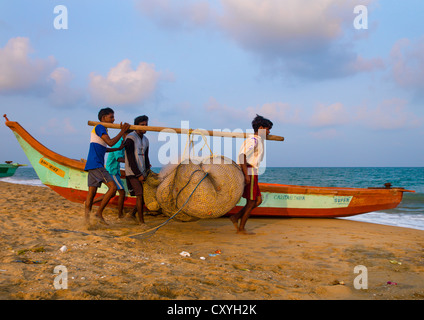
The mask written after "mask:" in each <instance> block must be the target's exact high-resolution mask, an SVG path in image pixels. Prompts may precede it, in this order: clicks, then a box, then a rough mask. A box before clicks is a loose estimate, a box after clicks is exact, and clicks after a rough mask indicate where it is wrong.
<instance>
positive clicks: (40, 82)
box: [0, 37, 57, 94]
mask: <svg viewBox="0 0 424 320" xmlns="http://www.w3.org/2000/svg"><path fill="white" fill-rule="evenodd" d="M32 52H33V49H32V47H31V45H30V41H29V39H28V38H23V37H17V38H12V39H10V40H9V41H8V42H7V43H6V45H5V46H4V47H3V48H0V70H1V72H0V94H1V93H3V94H8V93H28V92H32V93H35V94H40V93H41V94H44V93H45V91H46V89H47V90H48V88H49V86H50V83H49V74H50V73H51V72H52V71H53V69H54V68H55V67H56V64H57V62H56V60H55V59H54V57H52V56H50V57H48V58H46V59H33V58H31V56H30V54H31V53H32ZM37 91H38V92H37Z"/></svg>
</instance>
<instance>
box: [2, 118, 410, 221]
mask: <svg viewBox="0 0 424 320" xmlns="http://www.w3.org/2000/svg"><path fill="white" fill-rule="evenodd" d="M4 117H5V118H6V125H7V126H8V127H9V128H10V129H11V130H12V131H13V133H14V134H15V136H16V138H17V139H18V142H19V143H20V145H21V147H22V149H23V150H24V152H25V153H26V155H27V157H28V159H29V161H30V162H31V164H32V166H33V168H34V170H35V171H36V173H37V175H38V177H39V178H40V180H41V182H42V183H43V184H45V185H46V186H48V187H50V188H51V189H52V190H54V191H56V192H57V193H58V194H60V195H61V196H63V197H65V198H66V199H68V200H71V201H73V202H78V203H84V201H85V199H86V196H87V192H88V187H87V172H85V171H84V166H85V160H83V159H82V160H75V159H70V158H67V157H65V156H62V155H60V154H58V153H56V152H53V151H52V150H50V149H48V148H46V147H45V146H43V145H42V144H41V143H40V142H38V141H37V140H36V139H35V138H33V137H32V136H31V135H30V134H29V133H28V132H27V131H26V130H25V129H24V128H23V127H21V125H20V124H19V123H17V122H13V121H9V120H8V119H7V117H6V115H5V116H4ZM259 187H260V189H261V193H262V197H263V202H262V204H261V205H260V206H259V207H257V208H256V209H255V210H253V211H252V216H272V217H294V218H335V217H347V216H353V215H357V214H362V213H367V212H372V211H378V210H385V209H393V208H396V207H397V206H398V205H399V203H400V202H401V201H402V197H403V193H404V192H414V191H411V190H405V189H403V188H392V187H391V186H390V185H389V184H386V185H385V187H383V188H368V189H366V188H337V187H331V188H330V187H313V186H296V185H283V184H270V183H260V184H259ZM106 191H107V188H106V187H105V186H104V185H103V186H102V187H101V188H99V189H98V192H99V193H105V192H106ZM244 201H245V200H244V199H243V198H242V199H240V201H239V203H238V204H237V205H236V206H235V207H234V208H233V209H232V210H231V211H230V212H229V213H228V214H234V213H236V212H238V210H240V209H241V207H242V206H243V205H244ZM117 203H118V197H114V198H112V199H111V201H110V202H109V205H112V206H116V205H117ZM134 206H135V197H132V196H128V197H127V198H126V200H125V207H131V208H133V207H134Z"/></svg>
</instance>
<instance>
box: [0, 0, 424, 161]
mask: <svg viewBox="0 0 424 320" xmlns="http://www.w3.org/2000/svg"><path fill="white" fill-rule="evenodd" d="M57 5H64V6H65V7H66V9H67V19H68V20H67V22H68V25H67V27H68V28H67V29H56V28H55V27H54V20H55V18H57V17H58V16H59V13H58V14H55V13H54V11H53V10H54V8H55V7H56V6H57ZM357 5H365V6H366V8H367V10H368V28H367V29H356V28H355V27H354V24H353V22H354V19H355V18H356V17H357V14H355V13H354V8H355V7H356V6H357ZM423 10H424V3H423V2H422V0H406V1H394V0H380V1H377V0H365V1H359V0H286V1H282V0H214V1H212V0H186V1H182V0H157V1H148V0H133V1H117V0H108V1H97V0H90V1H81V0H72V1H60V2H59V1H53V0H52V1H47V0H38V1H31V0H26V1H24V0H14V1H10V0H6V1H2V2H0V112H1V114H2V115H3V114H5V113H6V114H7V115H8V117H9V119H10V120H13V121H18V122H19V123H20V124H21V125H22V126H23V127H24V128H25V129H26V130H27V131H29V132H30V133H31V134H32V135H33V136H34V137H35V138H36V139H38V140H39V141H40V142H41V143H43V144H44V145H45V146H47V147H48V148H50V149H52V150H54V151H56V152H58V153H61V154H63V155H65V156H68V157H71V158H76V159H80V158H85V157H86V156H87V151H88V144H89V132H90V130H91V127H89V126H87V121H88V120H95V121H96V120H97V113H98V110H99V109H100V108H102V107H105V106H108V107H112V108H113V109H114V110H115V118H116V122H121V121H126V122H129V123H132V121H133V119H134V118H135V117H136V116H138V115H141V114H146V115H148V116H149V118H150V122H149V125H152V126H169V127H177V128H178V127H180V125H181V121H189V123H190V127H191V128H205V129H228V130H236V129H242V130H247V129H250V122H251V120H252V119H253V117H254V116H255V114H256V113H258V114H261V115H263V116H265V117H267V118H269V119H271V120H272V121H273V123H274V127H273V129H272V132H271V134H275V135H281V136H284V137H285V141H284V142H268V143H267V158H266V161H267V163H266V165H267V166H283V167H296V166H300V167H303V166H309V167H315V166H328V167H332V166H423V164H424V148H423V140H424V108H423V107H424V22H423V21H422V12H423ZM62 22H63V20H62ZM114 133H115V131H111V132H110V134H111V135H112V136H113V135H114ZM0 134H1V137H2V139H1V140H0V148H1V150H2V151H1V153H0V162H3V161H5V160H13V161H15V162H20V163H29V162H28V160H27V159H26V156H25V155H24V153H23V151H22V150H21V148H20V146H19V144H18V143H17V141H16V139H15V138H14V136H13V134H12V133H11V131H10V130H9V129H8V128H7V127H6V126H4V125H1V126H0ZM157 136H158V135H157V134H155V133H149V134H148V137H149V138H150V141H151V158H152V162H153V164H154V165H155V166H160V165H161V164H160V161H159V159H158V156H157V154H158V151H159V149H160V148H161V146H163V144H164V142H160V141H158V138H157ZM221 151H222V150H221ZM214 152H218V153H219V152H220V150H214ZM234 153H235V152H234ZM233 159H235V154H234V155H233Z"/></svg>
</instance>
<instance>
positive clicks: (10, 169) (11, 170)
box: [0, 161, 25, 178]
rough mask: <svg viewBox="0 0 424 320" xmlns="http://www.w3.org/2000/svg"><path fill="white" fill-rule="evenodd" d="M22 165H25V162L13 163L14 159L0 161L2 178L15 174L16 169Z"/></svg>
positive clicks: (0, 175)
mask: <svg viewBox="0 0 424 320" xmlns="http://www.w3.org/2000/svg"><path fill="white" fill-rule="evenodd" d="M22 166H25V164H19V163H12V161H5V163H0V178H5V177H11V176H13V175H14V174H15V172H16V169H18V168H19V167H22Z"/></svg>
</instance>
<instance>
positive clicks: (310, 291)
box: [0, 182, 424, 300]
mask: <svg viewBox="0 0 424 320" xmlns="http://www.w3.org/2000/svg"><path fill="white" fill-rule="evenodd" d="M0 195H1V196H0V226H1V233H0V299H6V300H20V299H30V300H38V299H53V300H54V299H60V300H75V299H79V300H97V299H100V300H105V299H143V300H150V299H155V300H156V299H171V300H182V299H183V300H198V299H199V300H215V299H216V300H218V299H219V300H227V299H228V300H229V299H231V300H233V299H248V300H281V299H283V300H329V299H353V300H387V299H397V300H405V299H414V300H417V299H424V252H423V249H424V231H420V230H413V229H407V228H399V227H391V226H383V225H377V224H371V223H364V222H356V221H349V220H341V219H266V218H252V219H250V220H249V221H248V223H247V228H248V229H249V230H252V231H254V232H255V233H256V234H255V235H251V236H246V235H238V234H236V232H235V229H234V226H233V225H232V224H231V222H230V220H229V219H228V218H226V217H223V218H218V219H213V220H199V221H196V222H186V223H183V222H178V221H171V222H170V223H168V224H167V225H165V226H164V227H162V228H161V229H159V230H158V231H157V232H156V233H155V234H153V235H152V236H150V237H147V238H144V239H136V238H130V237H129V236H131V235H133V234H136V233H138V232H141V231H142V230H141V229H140V226H139V225H137V224H135V223H133V222H130V221H127V220H119V219H118V217H117V212H116V210H115V209H113V208H109V209H107V210H106V211H105V215H104V216H105V219H106V221H108V222H109V223H110V224H109V226H97V225H96V226H91V227H87V226H86V225H85V224H84V217H83V216H84V213H83V211H84V210H83V205H82V204H77V203H72V202H70V201H68V200H66V199H64V198H62V197H61V196H59V195H57V194H56V193H54V192H53V191H51V190H50V189H49V188H47V187H34V186H27V185H18V184H9V183H6V182H0ZM145 220H146V223H147V224H148V225H149V226H152V227H153V226H155V225H158V224H160V223H162V222H163V221H165V220H166V217H164V216H162V215H158V216H153V215H146V217H145ZM63 246H66V247H67V250H66V251H65V252H62V251H60V248H62V247H63ZM183 251H185V252H188V253H190V256H189V257H188V256H187V257H183V256H181V255H180V253H181V252H183ZM60 265H61V266H64V267H66V270H67V272H68V278H67V279H68V282H67V288H66V289H65V288H59V289H57V288H55V286H54V283H55V278H56V277H57V276H58V274H59V273H57V272H56V273H54V269H55V267H57V266H60ZM357 266H364V267H365V268H366V269H365V270H366V275H367V289H363V288H362V289H361V288H355V283H356V284H357V283H358V278H357V277H358V276H364V275H365V273H364V271H363V270H364V269H362V271H361V272H357V273H355V267H357ZM355 278H356V282H355ZM361 283H362V284H363V283H364V282H363V278H362V282H361ZM62 284H63V283H62Z"/></svg>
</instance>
